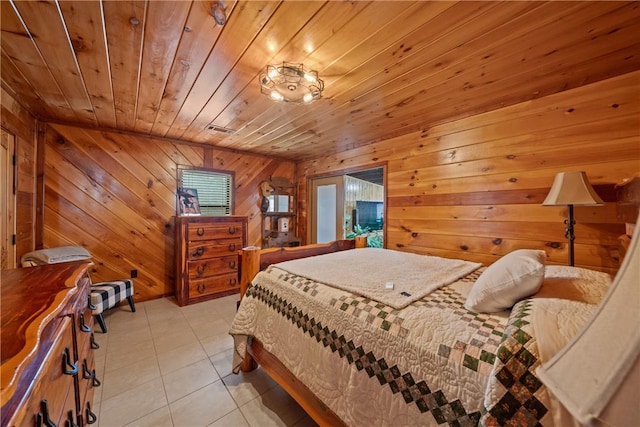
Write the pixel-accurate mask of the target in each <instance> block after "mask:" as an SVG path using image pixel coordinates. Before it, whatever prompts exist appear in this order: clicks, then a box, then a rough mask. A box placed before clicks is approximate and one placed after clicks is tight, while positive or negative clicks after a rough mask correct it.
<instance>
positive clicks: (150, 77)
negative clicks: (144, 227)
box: [1, 0, 640, 160]
mask: <svg viewBox="0 0 640 427" xmlns="http://www.w3.org/2000/svg"><path fill="white" fill-rule="evenodd" d="M214 4H215V2H210V1H203V2H201V1H194V2H189V1H105V0H103V1H77V2H76V1H37V2H33V1H5V0H3V1H2V2H1V7H2V9H1V13H2V18H1V19H2V21H1V25H2V34H1V36H2V39H1V47H2V57H1V77H2V84H3V87H5V89H6V90H10V91H11V92H12V93H14V94H15V95H16V97H17V98H18V99H19V100H20V101H21V103H23V104H24V105H25V106H26V107H27V108H29V109H30V110H31V111H32V112H33V113H34V114H35V115H36V116H38V117H39V118H41V119H43V120H48V121H55V122H61V123H72V124H77V125H82V126H91V127H97V128H105V129H106V128H110V129H118V130H121V131H131V132H136V133H140V134H146V135H154V136H159V137H168V138H173V139H178V140H184V141H191V142H196V143H201V144H211V145H215V146H218V147H226V148H230V149H237V150H247V151H251V152H253V153H259V154H265V155H269V156H277V157H282V158H287V159H291V160H303V159H309V158H314V157H319V156H324V155H327V154H328V153H332V152H340V151H344V150H347V149H350V148H355V147H359V146H362V145H365V144H369V143H372V142H375V141H379V140H384V139H388V138H391V137H394V136H398V135H400V134H405V133H408V132H412V131H416V130H421V129H425V128H428V127H430V126H433V125H435V124H438V123H443V122H447V121H450V120H454V119H458V118H461V117H466V116H470V115H473V114H477V113H481V112H485V111H489V110H493V109H496V108H499V107H502V106H506V105H511V104H515V103H520V102H523V101H526V100H530V99H534V98H538V97H542V96H546V95H549V94H552V93H556V92H559V91H562V90H566V89H570V88H573V87H577V86H581V85H584V84H587V83H591V82H594V81H598V80H602V79H606V78H609V77H612V76H615V75H620V74H624V73H627V72H630V71H633V70H638V69H640V38H639V37H638V34H640V2H615V1H614V2H609V1H605V2H592V1H584V2H580V1H579V2H557V1H553V2H538V1H531V2H527V1H523V2H510V1H505V2H492V1H488V2H467V1H462V2H452V1H444V2H427V1H416V2H408V1H374V2H365V1H353V2H344V1H326V2H323V1H281V2H278V1H232V0H227V1H226V2H225V3H224V7H225V8H226V15H227V22H226V24H225V25H222V26H221V25H217V24H216V22H215V21H214V19H213V17H212V15H211V10H212V7H213V5H214ZM282 61H288V62H302V63H304V64H305V66H307V67H310V68H312V69H314V70H317V71H318V72H319V73H320V77H321V78H322V79H323V80H324V81H325V91H324V95H323V98H322V99H320V100H319V101H316V102H315V103H313V104H310V105H297V104H283V103H277V102H274V101H272V100H271V99H269V98H268V97H266V96H264V95H262V94H261V93H260V88H259V84H258V75H259V73H260V72H261V71H262V70H263V69H264V67H265V66H266V65H267V64H277V63H280V62H282ZM210 123H213V124H214V125H216V126H220V127H223V128H228V129H232V130H233V131H234V133H233V134H226V133H221V132H215V131H210V130H207V125H208V124H210Z"/></svg>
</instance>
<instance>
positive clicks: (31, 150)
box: [0, 88, 38, 266]
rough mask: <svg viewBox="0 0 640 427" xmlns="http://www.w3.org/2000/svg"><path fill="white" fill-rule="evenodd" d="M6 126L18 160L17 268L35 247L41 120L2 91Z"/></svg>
mask: <svg viewBox="0 0 640 427" xmlns="http://www.w3.org/2000/svg"><path fill="white" fill-rule="evenodd" d="M0 100H1V111H0V117H1V118H2V127H3V128H4V129H5V130H7V131H8V132H9V133H11V134H13V135H14V136H15V143H16V146H15V151H16V158H17V174H18V178H17V187H16V201H17V203H16V205H17V206H16V218H17V221H16V248H15V251H16V265H17V266H19V265H20V257H21V256H22V255H24V254H26V253H27V252H30V251H32V250H33V248H34V245H35V215H36V209H35V202H36V172H35V171H36V161H37V149H36V135H37V127H38V121H37V120H36V118H35V117H34V116H33V115H31V113H29V111H27V110H26V109H24V108H23V107H22V106H21V105H20V103H18V101H17V100H16V98H15V97H14V96H13V94H10V93H9V92H7V91H6V90H5V89H4V88H2V94H1V96H0Z"/></svg>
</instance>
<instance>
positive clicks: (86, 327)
mask: <svg viewBox="0 0 640 427" xmlns="http://www.w3.org/2000/svg"><path fill="white" fill-rule="evenodd" d="M80 330H81V331H82V332H91V327H90V326H89V325H87V324H86V323H84V313H80Z"/></svg>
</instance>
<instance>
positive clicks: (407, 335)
mask: <svg viewBox="0 0 640 427" xmlns="http://www.w3.org/2000/svg"><path fill="white" fill-rule="evenodd" d="M548 269H550V272H549V283H550V285H548V286H547V285H546V281H545V284H543V288H542V289H541V291H540V294H539V295H541V297H533V298H529V299H525V300H522V301H520V302H518V303H517V304H516V306H514V308H513V309H512V311H505V312H501V313H495V314H491V315H489V314H481V313H474V312H471V311H469V310H467V309H465V308H464V302H465V300H466V296H467V294H468V292H469V290H470V288H471V286H472V285H473V283H474V282H475V280H476V279H477V278H478V277H479V275H480V274H481V273H482V271H483V270H484V269H483V268H480V269H478V270H475V271H473V272H472V273H470V274H467V275H466V276H464V277H462V278H461V279H458V280H457V281H455V282H454V283H451V284H449V285H446V286H443V287H441V288H439V289H437V290H435V291H433V292H431V293H429V294H428V295H426V296H424V297H423V298H421V299H419V300H418V301H415V302H413V303H411V304H410V305H408V306H407V307H405V308H402V309H395V308H393V307H390V306H387V305H385V304H383V303H380V302H377V301H374V300H372V299H370V298H368V297H365V296H362V295H359V294H357V293H354V292H349V291H346V290H343V289H339V288H335V287H331V286H328V285H326V284H323V283H320V282H318V281H315V280H313V279H312V278H309V277H304V276H301V275H297V274H293V273H291V272H289V271H286V270H283V269H280V268H278V266H277V264H276V265H273V266H271V267H269V268H268V269H267V270H266V271H263V272H261V273H259V274H258V275H257V276H256V278H255V279H254V281H253V283H252V285H251V286H250V287H249V289H248V290H247V293H246V294H245V297H244V298H243V299H242V302H241V304H240V307H239V310H238V313H237V315H236V317H235V319H234V322H233V324H232V327H231V330H230V333H231V335H233V336H234V340H235V357H234V371H235V372H238V370H239V366H240V364H241V362H242V359H243V358H244V356H245V354H246V353H245V351H246V346H247V345H248V340H250V339H251V338H252V337H256V338H257V339H259V340H260V341H261V342H262V343H263V345H264V348H265V349H266V350H267V351H269V352H270V353H272V354H273V355H275V356H276V357H277V358H278V359H279V360H280V361H281V362H282V363H283V364H284V365H285V366H286V367H287V368H288V369H289V370H290V371H291V372H292V373H293V374H294V375H295V376H296V377H297V378H298V379H299V380H300V381H301V382H302V383H304V384H305V385H306V386H307V387H308V388H309V389H310V390H311V391H312V392H313V393H314V394H315V395H316V396H318V397H319V398H320V399H321V400H322V401H323V402H324V403H325V404H326V405H327V406H328V407H329V408H331V409H332V410H333V412H334V413H336V415H338V416H339V417H340V418H341V419H342V420H343V421H344V422H345V423H346V424H347V425H384V426H388V425H394V426H395V425H422V426H430V425H454V426H477V425H485V426H504V425H517V426H527V425H531V426H535V425H545V426H553V425H566V424H558V423H559V422H560V423H564V422H565V421H567V414H566V413H564V412H563V410H562V408H561V407H558V404H557V402H555V401H554V400H553V397H552V396H550V394H549V393H548V392H547V391H546V389H545V388H544V386H543V385H542V383H540V381H539V380H538V379H537V378H536V376H535V369H536V368H537V367H538V366H539V365H540V364H541V363H543V361H544V360H542V359H541V356H540V354H541V351H540V349H539V346H540V344H541V342H542V345H543V346H545V348H546V347H548V348H547V349H545V350H544V351H542V354H545V355H546V357H550V356H549V355H548V354H550V353H553V354H555V353H554V351H557V350H553V349H554V348H556V347H558V346H562V345H564V343H565V342H566V341H567V340H568V339H570V337H571V336H572V334H573V333H575V332H576V331H577V330H578V328H579V327H580V326H581V325H582V323H581V322H582V321H583V320H581V319H582V318H584V321H586V319H587V318H588V316H589V314H590V313H591V311H592V310H593V309H595V305H594V304H595V303H597V301H599V298H600V297H601V296H602V295H604V292H606V288H607V286H608V284H609V283H610V278H609V277H608V276H607V275H603V274H602V273H597V274H596V275H595V276H594V277H592V276H593V275H590V273H586V272H585V273H583V272H581V271H580V270H581V269H577V268H572V269H570V270H567V271H564V272H563V271H562V270H558V269H557V268H556V269H555V270H554V267H549V268H548ZM591 273H593V272H591ZM424 274H425V275H428V274H429V273H428V272H426V271H425V273H424ZM585 274H586V276H588V277H586V278H585V277H584V276H585ZM565 276H566V277H565ZM552 278H554V279H552ZM565 279H566V280H565ZM554 280H555V281H554ZM592 282H596V286H593V283H592ZM549 287H551V288H558V289H563V290H564V291H563V292H556V291H555V290H554V289H551V290H550V289H549ZM594 288H595V289H598V290H597V291H595V295H594V291H593V289H594ZM554 294H559V295H561V298H557V297H556V296H554ZM586 294H589V295H588V296H585V295H586ZM566 298H569V299H566ZM558 301H560V302H558ZM565 303H566V304H572V305H573V306H576V307H578V308H576V309H574V310H572V311H571V310H570V311H569V312H570V313H574V314H575V313H580V315H573V316H572V320H571V321H570V322H569V323H570V324H572V325H574V326H573V327H569V328H565V329H566V330H561V331H554V333H553V334H555V335H554V336H553V337H552V338H551V339H550V340H548V341H547V342H548V343H547V344H545V340H544V339H543V340H540V339H539V337H538V336H537V335H538V334H539V332H540V331H537V330H536V328H537V327H536V325H542V326H541V327H544V328H548V326H549V324H565V323H566V322H565V321H564V320H562V319H561V318H559V317H558V316H560V317H561V316H562V313H563V312H564V310H563V309H562V308H559V307H562V306H563V305H564V304H565ZM548 304H551V306H552V309H551V310H547V309H546V308H545V307H546V306H547V305H548ZM538 312H541V313H543V315H537V314H536V313H538ZM549 313H553V314H552V315H551V318H550V317H549V316H550V314H549ZM550 319H551V320H550ZM556 329H561V328H556Z"/></svg>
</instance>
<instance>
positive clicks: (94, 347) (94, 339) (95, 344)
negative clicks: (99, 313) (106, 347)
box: [89, 332, 100, 350]
mask: <svg viewBox="0 0 640 427" xmlns="http://www.w3.org/2000/svg"><path fill="white" fill-rule="evenodd" d="M89 343H90V345H91V348H92V349H94V350H97V349H99V348H100V344H98V343H97V342H96V337H94V336H93V332H91V339H90V340H89Z"/></svg>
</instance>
